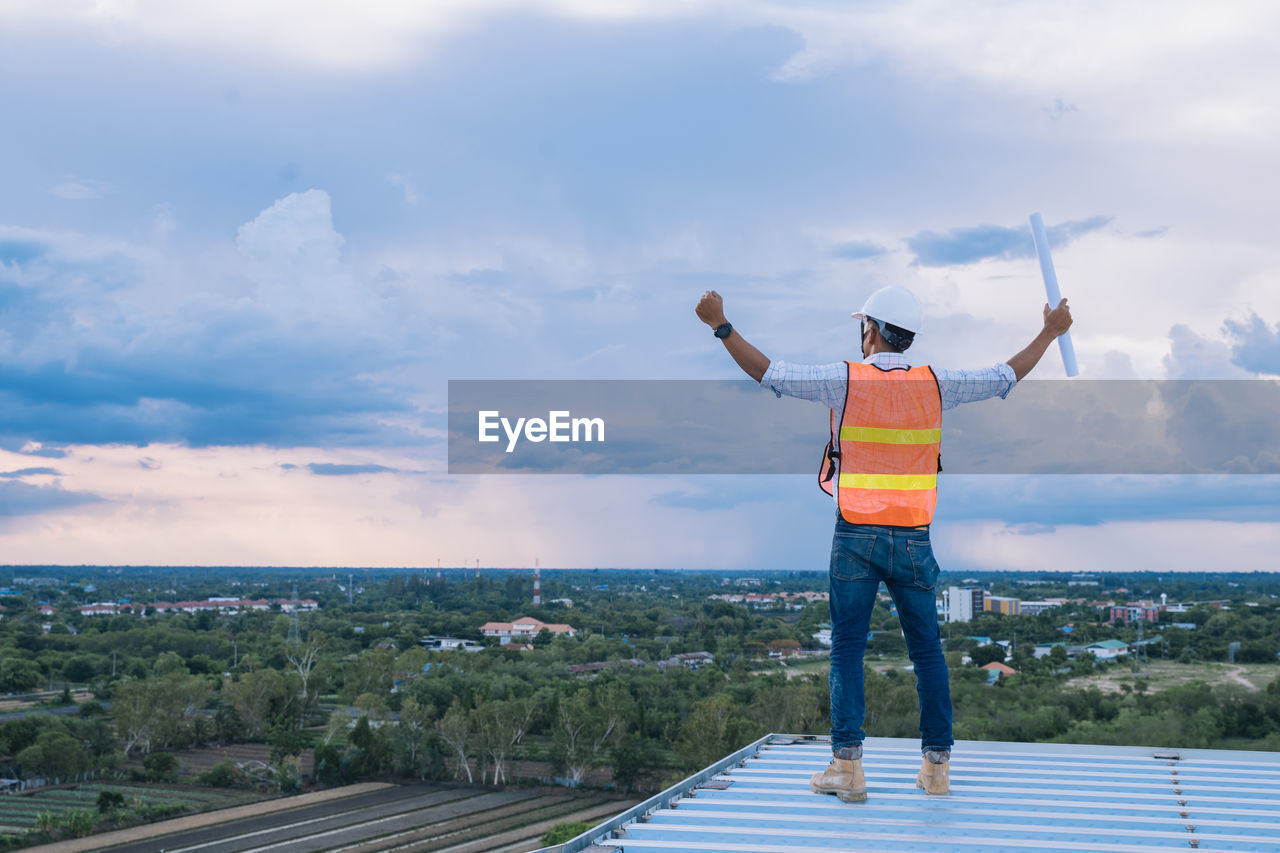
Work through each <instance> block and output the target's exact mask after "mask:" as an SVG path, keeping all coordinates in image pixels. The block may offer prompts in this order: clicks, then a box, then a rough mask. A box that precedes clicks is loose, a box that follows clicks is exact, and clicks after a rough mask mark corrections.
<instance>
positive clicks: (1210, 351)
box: [1163, 323, 1252, 379]
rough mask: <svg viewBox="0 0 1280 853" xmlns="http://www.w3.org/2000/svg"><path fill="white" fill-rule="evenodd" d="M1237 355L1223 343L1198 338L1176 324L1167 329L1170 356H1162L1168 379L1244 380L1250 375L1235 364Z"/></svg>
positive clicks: (1192, 331)
mask: <svg viewBox="0 0 1280 853" xmlns="http://www.w3.org/2000/svg"><path fill="white" fill-rule="evenodd" d="M1236 357H1237V354H1236V352H1235V351H1234V350H1233V349H1232V348H1231V347H1229V346H1227V344H1226V342H1224V341H1221V340H1212V339H1210V338H1205V337H1201V336H1200V335H1199V334H1197V333H1196V332H1195V331H1194V330H1193V329H1192V328H1191V327H1190V326H1188V325H1186V324H1185V323H1179V324H1177V325H1176V326H1174V327H1173V328H1172V329H1170V330H1169V353H1168V355H1166V356H1165V357H1164V360H1163V363H1164V371H1165V376H1167V377H1168V378H1169V379H1247V378H1249V377H1250V376H1252V374H1251V373H1250V371H1248V370H1245V369H1243V368H1241V367H1240V366H1239V365H1238V364H1237V363H1236Z"/></svg>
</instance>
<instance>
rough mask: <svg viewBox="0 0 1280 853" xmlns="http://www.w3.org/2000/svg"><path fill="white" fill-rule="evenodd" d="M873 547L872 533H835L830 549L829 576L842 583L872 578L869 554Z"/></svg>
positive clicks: (873, 538) (874, 539)
mask: <svg viewBox="0 0 1280 853" xmlns="http://www.w3.org/2000/svg"><path fill="white" fill-rule="evenodd" d="M875 547H876V535H875V534H874V533H837V534H836V537H835V542H834V543H833V544H832V547H831V576H832V577H833V578H835V579H837V580H842V581H858V580H864V579H866V578H869V577H872V571H871V552H872V551H874V550H875Z"/></svg>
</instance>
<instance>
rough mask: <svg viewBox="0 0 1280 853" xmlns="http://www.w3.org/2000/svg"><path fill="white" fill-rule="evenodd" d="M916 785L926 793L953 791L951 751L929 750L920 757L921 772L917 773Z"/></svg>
mask: <svg viewBox="0 0 1280 853" xmlns="http://www.w3.org/2000/svg"><path fill="white" fill-rule="evenodd" d="M916 787H917V788H924V792H925V793H926V794H948V793H950V792H951V753H949V752H943V751H941V750H932V749H931V750H929V751H928V752H926V753H925V754H924V755H923V756H922V757H921V758H920V772H919V773H917V774H916Z"/></svg>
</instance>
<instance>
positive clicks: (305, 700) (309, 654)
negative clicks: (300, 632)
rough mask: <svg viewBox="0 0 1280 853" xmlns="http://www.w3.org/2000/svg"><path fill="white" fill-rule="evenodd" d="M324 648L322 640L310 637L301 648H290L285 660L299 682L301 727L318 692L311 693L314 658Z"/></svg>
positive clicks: (299, 717)
mask: <svg viewBox="0 0 1280 853" xmlns="http://www.w3.org/2000/svg"><path fill="white" fill-rule="evenodd" d="M323 648H324V640H323V639H322V638H320V637H315V636H313V637H310V638H309V639H308V640H307V642H306V643H305V644H304V645H302V646H290V647H289V652H288V654H286V655H285V659H286V660H288V661H289V666H290V667H292V668H293V671H294V672H295V673H297V675H298V680H299V684H300V686H299V689H298V724H299V725H302V724H304V723H305V722H306V716H307V711H308V710H309V709H310V708H311V704H312V702H314V701H315V699H316V694H317V693H319V691H318V690H315V691H311V690H310V689H309V688H310V687H311V686H312V685H311V674H312V670H314V669H315V666H316V658H317V657H319V655H320V651H321V649H323Z"/></svg>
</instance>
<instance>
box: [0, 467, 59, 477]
mask: <svg viewBox="0 0 1280 853" xmlns="http://www.w3.org/2000/svg"><path fill="white" fill-rule="evenodd" d="M39 474H48V475H51V476H54V477H57V476H59V475H58V469H56V468H19V469H18V470H16V471H0V479H9V480H13V479H17V478H19V477H34V476H36V475H39Z"/></svg>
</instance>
